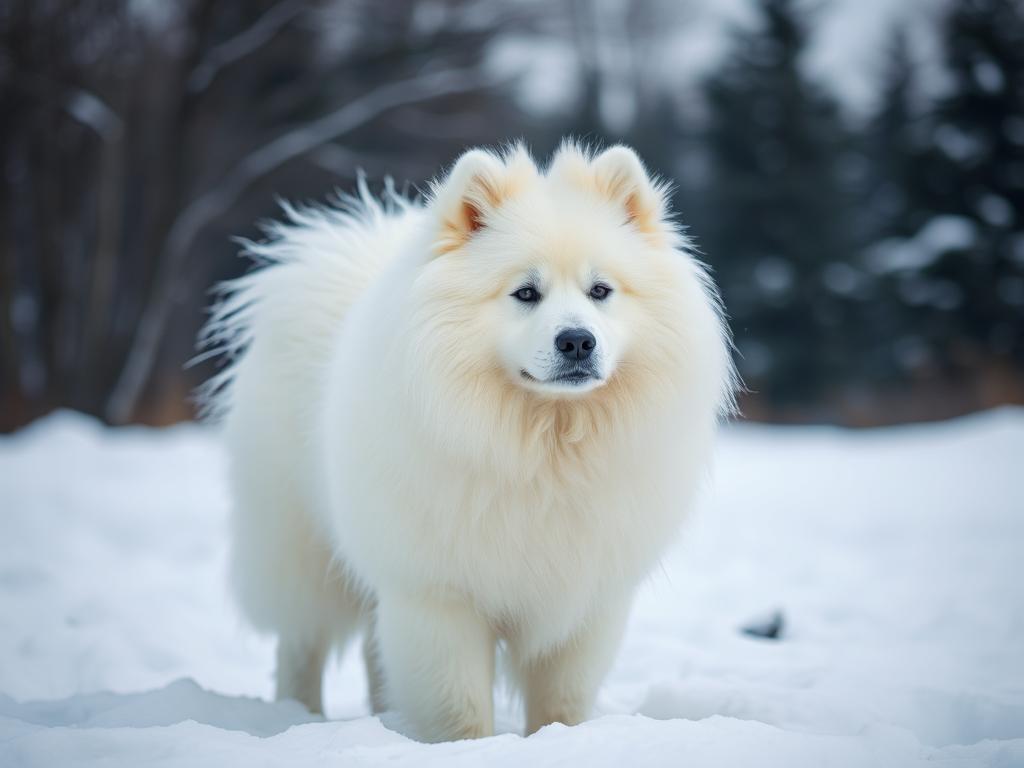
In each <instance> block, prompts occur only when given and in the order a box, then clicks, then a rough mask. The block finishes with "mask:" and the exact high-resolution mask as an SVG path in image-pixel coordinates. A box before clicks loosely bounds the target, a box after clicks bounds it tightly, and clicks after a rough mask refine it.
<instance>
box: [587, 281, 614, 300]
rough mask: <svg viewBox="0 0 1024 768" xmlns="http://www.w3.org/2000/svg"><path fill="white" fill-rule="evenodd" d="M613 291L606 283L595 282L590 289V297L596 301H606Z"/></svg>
mask: <svg viewBox="0 0 1024 768" xmlns="http://www.w3.org/2000/svg"><path fill="white" fill-rule="evenodd" d="M611 293H612V289H611V288H610V287H608V286H607V285H605V284H604V283H595V284H594V287H593V288H591V289H590V298H592V299H593V300H594V301H604V300H605V299H607V298H608V297H609V296H610V295H611Z"/></svg>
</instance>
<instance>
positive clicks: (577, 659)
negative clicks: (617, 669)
mask: <svg viewBox="0 0 1024 768" xmlns="http://www.w3.org/2000/svg"><path fill="white" fill-rule="evenodd" d="M630 602H631V600H630V599H629V598H628V597H624V596H623V597H619V596H616V597H614V598H609V599H607V600H606V602H605V603H604V604H603V605H602V606H601V607H600V608H599V609H596V610H595V611H593V612H592V613H591V614H590V616H589V617H588V618H587V620H586V621H585V622H584V623H583V624H582V626H580V627H579V629H577V630H576V632H575V633H573V636H572V637H571V638H569V639H568V640H567V641H565V642H564V643H562V644H560V645H558V646H557V647H555V648H552V649H550V650H547V651H544V652H542V653H540V654H538V655H535V656H533V657H532V658H528V659H522V658H521V657H520V658H519V659H518V660H516V661H515V662H514V663H515V665H516V667H517V668H518V669H517V672H518V677H519V681H520V684H521V686H522V688H523V698H524V700H525V702H526V733H527V735H529V734H531V733H533V732H534V731H537V730H539V729H540V728H543V727H544V726H545V725H549V724H551V723H563V724H565V725H576V724H578V723H581V722H583V721H584V720H586V719H587V718H588V717H589V716H590V710H591V709H592V708H593V706H594V701H595V699H596V698H597V691H598V689H599V688H600V687H601V681H602V680H603V679H604V676H605V675H606V674H607V672H608V669H609V667H611V664H612V662H613V661H614V660H615V654H616V652H617V651H618V649H619V643H620V641H621V639H622V631H623V629H624V627H625V624H626V618H627V616H628V615H629V606H630ZM517 655H518V654H517Z"/></svg>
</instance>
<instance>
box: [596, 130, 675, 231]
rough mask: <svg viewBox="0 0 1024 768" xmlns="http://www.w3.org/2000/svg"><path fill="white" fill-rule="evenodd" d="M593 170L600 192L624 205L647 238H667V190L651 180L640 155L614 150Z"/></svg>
mask: <svg viewBox="0 0 1024 768" xmlns="http://www.w3.org/2000/svg"><path fill="white" fill-rule="evenodd" d="M592 169H593V173H594V183H595V185H596V187H597V190H598V192H599V193H600V194H601V195H603V196H604V197H606V198H608V199H609V200H611V201H612V202H614V203H617V204H619V205H621V206H622V208H623V210H625V212H626V220H627V221H629V222H630V223H631V224H633V225H634V226H636V228H637V229H639V230H640V231H641V232H643V233H644V234H645V235H648V236H651V237H658V238H660V237H662V236H664V234H665V233H666V222H665V201H664V189H663V188H662V187H661V186H659V185H658V184H656V183H655V182H653V181H652V180H651V178H650V176H649V175H648V174H647V171H646V170H645V169H644V165H643V163H642V162H641V161H640V158H639V157H637V155H636V152H634V151H633V150H632V149H630V148H629V147H624V146H621V145H619V146H615V147H611V148H610V149H607V150H605V151H604V152H602V153H601V154H600V155H598V156H597V157H596V158H595V159H594V161H593V163H592Z"/></svg>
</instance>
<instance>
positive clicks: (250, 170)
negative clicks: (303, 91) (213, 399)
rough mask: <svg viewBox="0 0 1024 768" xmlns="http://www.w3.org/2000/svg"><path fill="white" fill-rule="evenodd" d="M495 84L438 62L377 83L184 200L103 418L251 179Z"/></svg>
mask: <svg viewBox="0 0 1024 768" xmlns="http://www.w3.org/2000/svg"><path fill="white" fill-rule="evenodd" d="M495 84H496V81H495V80H494V79H492V78H487V77H484V76H482V75H481V74H480V73H479V72H478V71H475V70H444V71H441V72H435V73H433V74H429V75H420V76H417V77H413V78H409V79H407V80H400V81H398V82H395V83H390V84H388V85H385V86H382V87H380V88H378V89H375V90H373V91H371V92H369V93H367V94H365V95H363V96H361V97H359V98H357V99H355V100H353V101H351V102H349V103H348V104H346V105H345V106H343V107H341V108H340V109H338V110H336V111H334V112H331V113H329V114H327V115H325V116H323V117H321V118H319V119H318V120H314V121H313V122H311V123H308V124H306V125H303V126H301V127H299V128H296V129H295V130H292V131H289V132H287V133H285V134H283V135H282V136H279V137H277V138H276V139H274V140H272V141H270V142H269V143H267V144H265V145H263V146H262V147H260V148H259V149H257V150H255V151H254V152H251V153H250V154H249V155H247V156H246V157H244V158H242V160H241V161H240V162H239V163H238V164H237V165H235V166H234V167H233V168H232V169H231V170H230V171H228V173H227V174H225V176H224V177H223V178H222V179H221V181H220V182H219V183H218V184H217V185H216V186H214V187H213V188H211V189H209V190H207V191H206V192H204V193H203V194H201V195H199V196H198V197H197V198H196V199H194V200H193V201H192V202H191V203H189V204H188V205H187V206H186V207H185V208H184V210H182V211H181V213H180V214H179V215H178V216H177V217H176V219H175V221H174V223H173V224H172V226H171V228H170V231H169V233H168V235H167V238H166V239H165V241H164V245H163V248H162V249H161V252H160V258H159V262H158V267H157V276H156V279H155V280H154V283H153V295H152V297H151V299H150V301H149V302H148V303H147V305H146V307H145V309H144V310H143V313H142V317H141V318H140V320H139V324H138V327H137V329H136V333H135V336H134V338H133V340H132V345H131V347H130V349H129V352H128V357H127V359H126V361H125V365H124V367H123V368H122V370H121V374H120V376H119V378H118V381H117V384H116V385H115V387H114V390H113V392H112V393H111V396H110V399H109V400H108V401H107V418H108V419H109V420H110V421H111V422H113V423H124V422H126V421H127V420H128V419H129V418H130V417H131V414H132V412H133V411H134V410H135V406H136V404H137V403H138V400H139V397H140V395H141V394H142V390H143V387H144V386H145V384H146V381H147V379H148V378H149V373H150V370H151V369H152V366H153V362H154V360H155V357H156V353H157V349H158V345H159V343H160V339H161V337H162V336H163V332H164V327H165V325H166V323H167V319H168V317H169V315H170V311H171V308H172V305H173V303H174V297H175V293H176V290H177V289H178V287H179V283H180V278H181V275H182V274H183V269H182V267H183V264H184V262H185V259H186V257H187V255H188V251H189V249H190V248H191V247H192V244H193V242H194V241H195V238H196V236H197V235H198V234H199V233H200V232H201V231H202V229H203V228H204V227H205V226H207V225H208V224H209V223H210V222H212V221H213V220H215V219H216V218H218V217H220V216H222V215H224V214H225V213H226V212H227V211H229V210H230V209H231V207H232V206H233V205H234V204H235V202H236V201H237V200H238V199H239V197H241V195H242V194H243V193H244V192H245V191H246V189H248V188H249V187H250V186H251V185H252V184H253V183H254V182H255V181H257V180H258V179H260V178H262V177H264V176H266V175H267V174H268V173H270V172H271V171H274V170H276V169H277V168H280V167H281V166H282V165H284V164H285V163H287V162H288V161H290V160H293V159H295V158H297V157H299V156H301V155H304V154H305V153H307V152H310V151H311V150H314V149H316V148H317V147H319V146H322V145H323V144H325V143H327V142H329V141H331V140H333V139H336V138H338V137H339V136H341V135H343V134H345V133H348V132H350V131H352V130H355V129H356V128H359V127H361V126H364V125H366V124H367V123H369V122H371V121H372V120H374V119H376V118H377V117H379V116H380V115H381V114H383V113H385V112H387V111H388V110H391V109H394V108H396V107H400V106H402V105H405V104H413V103H417V102H422V101H427V100H430V99H436V98H439V97H442V96H451V95H455V94H459V93H466V92H470V91H475V90H479V89H481V88H486V87H489V86H492V85H495Z"/></svg>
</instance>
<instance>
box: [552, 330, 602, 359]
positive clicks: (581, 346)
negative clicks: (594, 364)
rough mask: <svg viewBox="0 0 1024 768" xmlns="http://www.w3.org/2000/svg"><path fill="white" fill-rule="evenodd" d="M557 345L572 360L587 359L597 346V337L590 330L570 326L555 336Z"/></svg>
mask: <svg viewBox="0 0 1024 768" xmlns="http://www.w3.org/2000/svg"><path fill="white" fill-rule="evenodd" d="M555 346H556V347H557V348H558V351H559V352H561V353H562V354H563V355H565V356H566V357H567V358H569V359H570V360H586V359H587V358H588V357H590V353H591V352H593V351H594V347H596V346H597V339H595V338H594V334H592V333H591V332H590V331H588V330H585V329H583V328H570V329H569V330H567V331H562V332H561V333H560V334H558V335H557V336H556V337H555Z"/></svg>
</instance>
